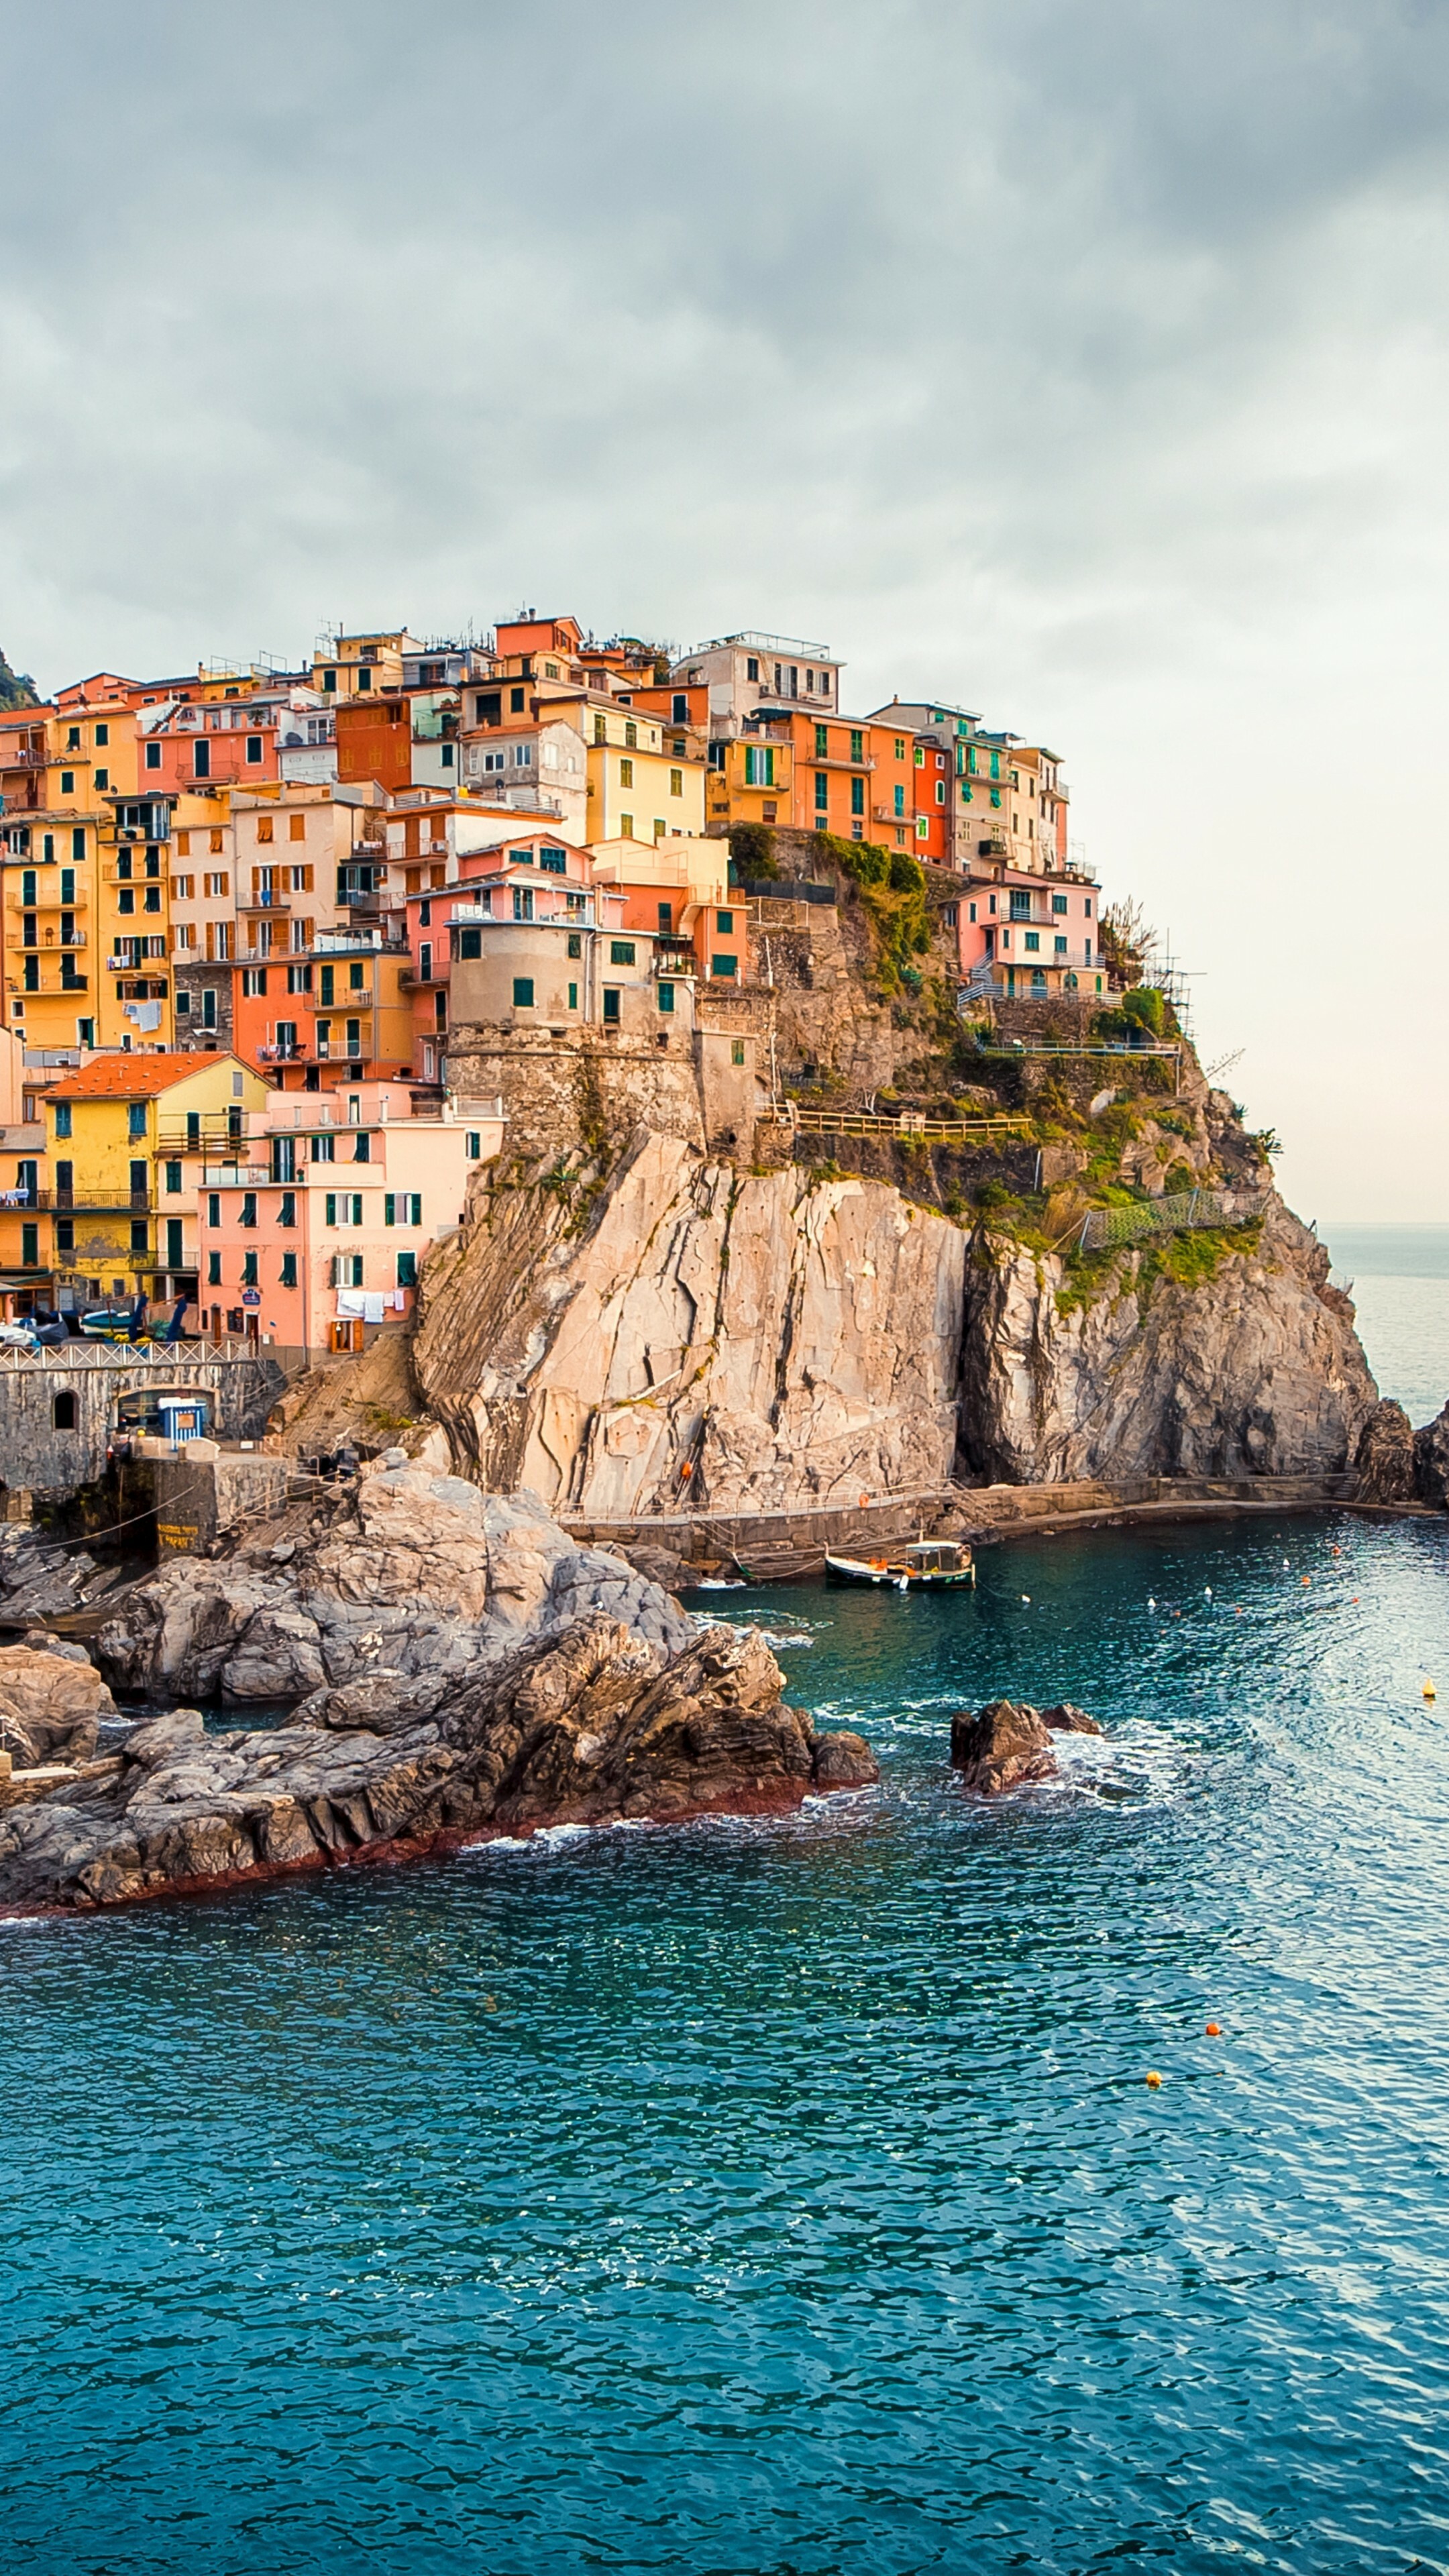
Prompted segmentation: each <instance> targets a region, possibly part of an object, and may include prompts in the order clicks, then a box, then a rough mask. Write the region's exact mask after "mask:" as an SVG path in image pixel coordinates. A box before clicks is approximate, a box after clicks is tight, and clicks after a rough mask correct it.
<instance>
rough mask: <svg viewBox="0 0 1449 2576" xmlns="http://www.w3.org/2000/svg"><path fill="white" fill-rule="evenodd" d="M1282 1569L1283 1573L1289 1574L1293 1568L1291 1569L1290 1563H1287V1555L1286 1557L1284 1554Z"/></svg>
mask: <svg viewBox="0 0 1449 2576" xmlns="http://www.w3.org/2000/svg"><path fill="white" fill-rule="evenodd" d="M1283 1571H1284V1573H1285V1574H1291V1573H1292V1571H1293V1569H1292V1567H1291V1565H1290V1564H1289V1562H1288V1559H1287V1557H1286V1556H1285V1557H1284V1559H1283Z"/></svg>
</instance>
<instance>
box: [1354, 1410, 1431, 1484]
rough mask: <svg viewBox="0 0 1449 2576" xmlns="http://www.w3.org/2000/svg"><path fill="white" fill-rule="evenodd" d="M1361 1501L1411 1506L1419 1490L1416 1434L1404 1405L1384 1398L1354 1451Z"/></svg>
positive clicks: (1369, 1420)
mask: <svg viewBox="0 0 1449 2576" xmlns="http://www.w3.org/2000/svg"><path fill="white" fill-rule="evenodd" d="M1353 1463H1354V1467H1355V1469H1356V1470H1357V1473H1358V1494H1359V1500H1360V1501H1361V1502H1365V1503H1411V1502H1412V1501H1413V1500H1414V1497H1415V1492H1416V1489H1417V1478H1416V1473H1415V1455H1414V1433H1413V1430H1412V1428H1411V1426H1410V1423H1409V1417H1408V1415H1407V1413H1406V1412H1405V1411H1404V1408H1403V1406H1402V1405H1401V1404H1395V1403H1393V1402H1392V1400H1391V1399H1390V1398H1389V1397H1387V1396H1385V1397H1384V1398H1382V1399H1381V1401H1380V1402H1379V1403H1378V1404H1376V1405H1375V1406H1374V1409H1373V1411H1372V1413H1371V1414H1370V1415H1369V1417H1368V1420H1367V1421H1366V1422H1365V1424H1364V1426H1363V1429H1362V1431H1361V1432H1360V1433H1359V1436H1358V1446H1357V1448H1356V1450H1355V1451H1354V1460H1353Z"/></svg>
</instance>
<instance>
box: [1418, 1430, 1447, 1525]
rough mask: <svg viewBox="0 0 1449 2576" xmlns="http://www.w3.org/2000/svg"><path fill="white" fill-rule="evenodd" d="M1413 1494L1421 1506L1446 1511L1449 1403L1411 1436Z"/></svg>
mask: <svg viewBox="0 0 1449 2576" xmlns="http://www.w3.org/2000/svg"><path fill="white" fill-rule="evenodd" d="M1414 1491H1415V1492H1416V1494H1417V1495H1418V1497H1419V1500H1420V1502H1421V1503H1432V1504H1434V1505H1435V1506H1436V1508H1437V1509H1438V1510H1440V1511H1444V1510H1445V1509H1446V1508H1449V1404H1446V1405H1445V1407H1444V1410H1443V1412H1442V1413H1440V1414H1437V1415H1436V1416H1435V1418H1434V1420H1433V1421H1432V1422H1426V1423H1425V1425H1424V1427H1423V1429H1422V1431H1416V1432H1415V1434H1414Z"/></svg>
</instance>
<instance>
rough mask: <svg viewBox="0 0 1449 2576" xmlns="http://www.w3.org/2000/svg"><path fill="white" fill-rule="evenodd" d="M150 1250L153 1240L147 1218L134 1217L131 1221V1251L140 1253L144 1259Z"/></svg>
mask: <svg viewBox="0 0 1449 2576" xmlns="http://www.w3.org/2000/svg"><path fill="white" fill-rule="evenodd" d="M150 1249H151V1240H150V1235H149V1232H148V1230H147V1225H146V1220H145V1218H144V1217H143V1216H138V1217H133V1218H132V1219H131V1250H132V1251H133V1252H139V1253H140V1254H141V1255H142V1257H143V1258H144V1257H145V1256H146V1255H147V1254H148V1253H149V1252H150Z"/></svg>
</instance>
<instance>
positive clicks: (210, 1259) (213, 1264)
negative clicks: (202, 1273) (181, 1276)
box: [206, 1252, 221, 1288]
mask: <svg viewBox="0 0 1449 2576" xmlns="http://www.w3.org/2000/svg"><path fill="white" fill-rule="evenodd" d="M206 1284H207V1286H208V1288H219V1287H220V1286H221V1254H220V1253H219V1252H209V1253H208V1254H207V1256H206Z"/></svg>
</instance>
